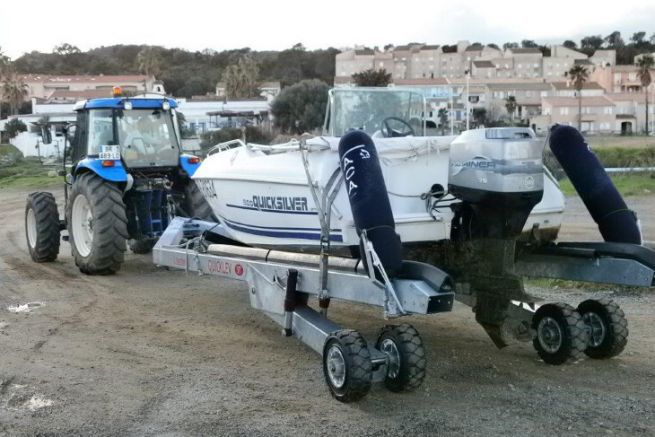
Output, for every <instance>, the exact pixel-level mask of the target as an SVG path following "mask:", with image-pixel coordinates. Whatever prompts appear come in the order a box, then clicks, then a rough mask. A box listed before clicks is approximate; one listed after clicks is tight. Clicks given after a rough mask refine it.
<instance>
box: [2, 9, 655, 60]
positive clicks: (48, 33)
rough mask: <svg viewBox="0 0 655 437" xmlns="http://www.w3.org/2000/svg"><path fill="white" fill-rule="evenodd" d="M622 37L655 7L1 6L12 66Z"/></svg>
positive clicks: (644, 25)
mask: <svg viewBox="0 0 655 437" xmlns="http://www.w3.org/2000/svg"><path fill="white" fill-rule="evenodd" d="M458 3H462V4H458ZM463 3H465V4H463ZM604 3H605V4H607V6H606V5H605V4H604ZM171 5H172V7H171ZM614 30H619V31H620V32H621V33H622V35H623V38H624V39H625V40H628V39H629V37H630V36H631V35H632V33H633V32H636V31H640V30H643V31H646V32H647V36H650V35H651V34H653V33H654V32H655V0H642V1H637V0H620V1H617V2H611V3H610V2H602V1H599V0H596V1H587V0H545V1H531V0H520V1H519V0H506V1H493V0H468V1H466V2H460V1H458V0H450V1H448V2H446V1H442V0H428V1H424V0H411V1H389V2H387V1H381V0H378V1H361V0H360V1H358V0H322V1H320V2H312V1H307V0H306V1H294V0H277V1H276V0H268V1H252V0H251V1H229V2H223V1H211V2H209V1H208V2H204V1H189V0H187V1H171V2H165V1H162V0H158V1H150V0H146V1H140V0H130V1H125V0H112V1H103V2H95V1H93V0H85V1H77V0H48V1H44V0H29V1H22V2H21V1H15V0H3V1H2V2H0V47H2V50H3V51H4V52H5V53H6V54H7V55H9V56H10V57H12V58H13V59H15V58H17V57H19V56H20V55H21V54H23V53H24V52H29V51H32V50H38V51H44V52H50V51H52V48H53V47H54V46H55V45H58V44H61V43H63V42H67V43H70V44H73V45H76V46H78V47H79V48H80V49H82V50H88V49H90V48H93V47H98V46H101V45H113V44H153V45H162V46H165V47H169V48H170V47H181V48H185V49H189V50H203V49H205V48H210V49H214V50H219V51H220V50H224V49H231V48H240V47H250V48H252V49H254V50H266V49H270V50H280V49H284V48H288V47H291V46H292V45H294V44H295V43H297V42H302V43H303V44H304V45H305V46H306V47H307V48H309V49H316V48H327V47H330V46H332V47H337V48H341V47H347V46H353V45H355V44H362V45H368V46H376V45H377V46H380V47H382V46H383V45H385V44H388V43H393V44H396V45H398V44H403V43H407V42H410V41H416V42H426V43H433V44H453V43H455V42H457V41H458V40H461V39H467V40H469V41H470V42H476V41H479V42H483V43H491V42H495V43H498V44H502V43H504V42H507V41H520V40H521V39H533V40H536V41H537V42H541V43H553V42H561V41H563V40H565V39H573V40H575V41H576V42H577V41H578V40H579V38H580V37H581V36H586V35H593V34H600V35H603V36H605V35H607V34H609V33H610V32H612V31H614Z"/></svg>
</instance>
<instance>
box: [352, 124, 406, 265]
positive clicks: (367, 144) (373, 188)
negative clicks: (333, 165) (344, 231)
mask: <svg viewBox="0 0 655 437" xmlns="http://www.w3.org/2000/svg"><path fill="white" fill-rule="evenodd" d="M339 163H340V166H341V171H342V172H343V176H344V179H345V181H344V185H345V187H346V192H347V193H348V200H349V201H350V208H351V210H352V213H353V219H354V221H355V227H356V229H357V233H358V234H359V235H361V233H362V231H364V230H365V231H366V235H367V237H368V239H369V241H371V243H373V247H374V248H375V252H376V253H377V254H378V256H379V258H380V261H381V262H382V265H383V266H384V269H385V271H386V272H387V274H388V275H389V276H393V275H394V274H395V273H396V272H398V271H399V269H400V265H401V262H402V245H401V242H400V237H399V236H398V234H396V226H395V222H394V219H393V213H392V211H391V204H390V202H389V195H388V194H387V187H386V185H385V183H384V177H383V176H382V168H381V167H380V161H379V159H378V153H377V150H376V149H375V144H374V143H373V140H372V139H371V137H370V136H368V135H367V134H366V133H364V132H362V131H352V132H349V133H347V134H346V135H344V136H343V137H342V138H341V141H339ZM362 257H363V252H362Z"/></svg>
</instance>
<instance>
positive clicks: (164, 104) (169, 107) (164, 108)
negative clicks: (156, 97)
mask: <svg viewBox="0 0 655 437" xmlns="http://www.w3.org/2000/svg"><path fill="white" fill-rule="evenodd" d="M161 109H163V110H164V111H168V110H169V109H171V104H170V103H168V100H164V103H162V104H161Z"/></svg>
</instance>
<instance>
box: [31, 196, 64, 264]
mask: <svg viewBox="0 0 655 437" xmlns="http://www.w3.org/2000/svg"><path fill="white" fill-rule="evenodd" d="M25 235H26V237H27V249H28V250H29V252H30V257H32V261H34V262H37V263H43V262H51V261H54V260H56V259H57V255H59V242H60V238H61V236H60V229H59V212H58V211H57V202H56V201H55V196H53V195H52V194H50V193H45V192H38V193H32V194H30V195H29V196H27V205H26V206H25Z"/></svg>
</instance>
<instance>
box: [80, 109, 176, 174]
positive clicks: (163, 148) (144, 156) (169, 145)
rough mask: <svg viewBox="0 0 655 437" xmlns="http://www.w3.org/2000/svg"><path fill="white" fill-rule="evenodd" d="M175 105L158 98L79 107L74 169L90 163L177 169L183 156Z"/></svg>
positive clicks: (145, 168) (128, 167)
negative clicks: (95, 161)
mask: <svg viewBox="0 0 655 437" xmlns="http://www.w3.org/2000/svg"><path fill="white" fill-rule="evenodd" d="M176 106H177V104H176V102H175V101H174V100H172V99H168V98H162V97H157V98H148V97H136V98H121V97H114V98H108V99H95V100H89V101H84V102H80V103H78V104H77V105H76V107H75V111H76V112H77V123H76V126H77V127H76V129H75V135H74V137H73V139H72V141H71V150H70V157H71V159H72V164H73V169H75V168H76V167H77V166H78V163H83V165H84V164H86V162H84V161H93V160H100V161H102V165H104V166H105V167H108V168H112V167H117V166H119V165H120V166H121V167H124V169H125V170H126V171H127V172H130V171H131V170H137V169H138V170H139V171H140V172H143V171H146V172H147V171H148V170H149V169H152V170H161V169H162V167H164V168H173V167H177V166H178V165H179V164H180V155H181V153H180V135H179V127H178V123H177V114H176V112H175V108H176ZM110 161H114V163H113V165H112V164H111V163H110ZM88 163H89V164H92V162H88Z"/></svg>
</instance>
